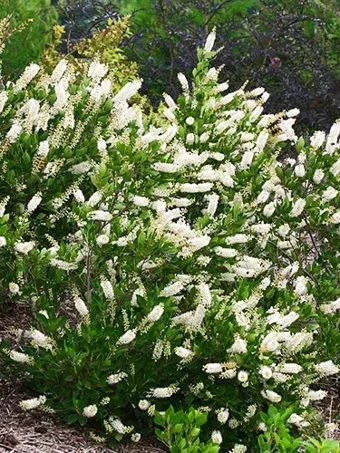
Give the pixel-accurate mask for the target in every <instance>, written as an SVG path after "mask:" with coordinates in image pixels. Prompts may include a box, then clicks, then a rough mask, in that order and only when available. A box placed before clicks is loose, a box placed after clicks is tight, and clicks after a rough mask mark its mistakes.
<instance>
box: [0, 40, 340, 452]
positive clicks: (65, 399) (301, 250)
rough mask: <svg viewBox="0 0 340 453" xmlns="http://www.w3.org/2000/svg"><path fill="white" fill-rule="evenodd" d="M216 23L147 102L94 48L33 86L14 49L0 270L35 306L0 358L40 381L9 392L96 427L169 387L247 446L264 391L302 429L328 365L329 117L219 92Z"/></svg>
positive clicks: (134, 420)
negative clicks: (306, 126) (164, 91)
mask: <svg viewBox="0 0 340 453" xmlns="http://www.w3.org/2000/svg"><path fill="white" fill-rule="evenodd" d="M214 40H215V34H214V33H212V34H210V35H209V37H208V40H207V42H206V45H205V48H204V49H199V50H198V65H197V67H196V68H195V69H194V71H193V83H192V84H189V82H188V80H187V79H186V78H185V76H184V75H182V74H179V81H180V83H181V86H182V89H183V94H182V95H181V96H180V97H179V98H178V100H177V102H175V101H174V100H173V99H172V98H171V97H170V96H168V95H164V100H165V104H164V106H162V107H161V109H160V112H159V113H158V114H157V115H154V116H150V115H149V116H147V115H146V114H144V113H143V111H142V109H141V108H140V106H139V105H138V104H131V102H130V100H131V98H132V97H133V96H134V95H135V94H136V92H137V90H138V89H139V87H140V85H141V82H140V81H138V80H136V81H134V82H130V83H129V84H127V85H125V86H124V87H123V88H122V89H121V90H120V91H118V92H111V84H110V83H109V81H108V80H106V79H103V78H104V77H105V73H106V67H105V66H103V65H100V63H93V64H92V65H91V66H90V69H89V72H88V77H87V78H85V79H84V80H81V81H79V83H78V85H77V87H76V88H74V87H73V85H72V80H73V74H72V73H68V72H67V69H66V67H65V63H60V65H58V68H57V69H56V70H55V72H54V73H53V74H52V76H51V77H48V76H46V75H43V76H42V77H41V78H40V79H39V81H38V82H37V83H35V84H34V83H33V85H31V84H30V81H31V79H32V78H33V77H34V76H35V75H36V72H37V71H38V68H37V67H35V66H31V67H29V68H28V69H27V70H26V71H25V73H24V75H23V76H22V77H21V78H20V79H19V80H18V81H17V82H16V83H15V84H13V85H11V86H9V87H8V89H7V91H4V92H2V93H1V96H2V98H1V99H2V106H3V108H2V116H1V130H2V137H3V138H2V143H1V149H2V162H1V168H2V181H1V185H2V187H1V192H2V193H3V194H8V196H7V197H6V195H5V198H4V199H3V201H2V205H1V206H2V211H1V214H2V224H1V231H0V235H1V244H2V248H1V254H2V257H3V260H2V264H1V266H2V269H1V272H2V275H1V277H2V284H3V285H4V289H6V290H7V291H9V292H10V293H11V297H12V298H13V299H18V300H20V301H27V303H29V304H30V305H31V306H32V307H33V312H34V317H33V318H32V329H31V330H30V331H24V332H20V335H19V339H18V345H16V347H15V348H14V347H12V346H11V345H9V344H7V343H6V344H3V348H2V350H3V360H4V361H6V363H7V365H6V366H8V367H10V368H11V367H12V365H13V364H15V363H16V362H19V363H18V364H17V368H18V369H19V370H22V372H25V373H26V376H28V381H29V383H30V385H31V386H32V388H34V389H36V390H37V391H38V392H39V394H40V395H41V396H40V397H39V398H36V399H34V400H29V401H26V402H23V403H22V406H23V407H24V408H26V409H30V408H40V409H42V410H50V411H51V410H54V411H56V412H57V413H59V414H61V415H62V416H64V417H65V419H66V420H67V421H68V423H74V422H79V423H81V424H85V423H88V422H91V421H94V420H96V421H98V422H100V425H101V426H102V430H103V437H102V439H109V440H110V441H112V440H113V439H117V440H120V439H121V438H123V437H124V436H126V435H131V436H133V439H134V440H136V439H138V438H139V436H138V434H139V433H140V431H141V430H142V429H144V428H145V427H147V426H150V425H151V423H152V415H153V414H154V413H155V410H157V411H163V410H165V409H167V407H168V406H169V404H170V403H171V404H172V405H173V406H174V407H175V408H176V409H177V408H179V409H183V410H186V409H188V408H189V407H191V406H193V407H194V408H196V409H197V410H199V411H200V412H204V413H207V414H208V417H207V418H208V422H207V426H208V427H209V429H210V433H209V436H208V437H209V438H210V437H211V432H212V431H214V435H213V436H212V441H214V439H215V440H216V444H218V445H219V444H220V443H221V444H222V445H223V447H225V448H230V449H231V451H233V452H234V453H236V452H241V451H242V452H244V451H246V449H247V447H248V448H249V449H250V450H248V451H256V448H257V447H256V446H257V440H256V439H255V438H254V432H256V431H257V430H258V429H261V425H259V422H260V418H259V413H260V411H261V410H262V409H263V408H265V407H266V406H267V405H268V404H270V403H275V404H279V405H281V406H282V407H285V406H288V405H289V406H292V405H293V407H294V408H295V415H296V417H295V418H294V419H293V420H291V422H292V423H294V424H295V425H296V427H297V428H298V429H301V428H303V429H307V430H308V426H309V424H310V420H309V417H310V415H309V412H310V411H309V406H310V404H311V403H312V402H313V401H316V400H320V399H322V398H324V397H325V395H326V392H324V391H321V390H317V387H315V385H316V384H317V382H318V381H319V380H320V379H322V378H323V377H326V376H330V375H333V374H336V373H338V372H339V368H338V366H337V365H336V364H335V363H334V362H333V360H335V359H336V354H337V353H338V350H339V317H338V310H339V308H340V299H339V292H340V291H339V272H338V266H339V264H338V245H339V227H338V225H339V223H340V212H339V207H338V206H339V193H338V190H337V187H338V181H339V174H340V156H339V149H340V146H339V143H338V139H339V135H340V123H335V124H334V126H332V128H331V130H330V132H329V134H325V133H324V132H320V131H317V132H316V133H315V134H314V135H313V137H312V139H311V140H310V141H308V143H307V142H305V141H304V140H303V138H298V137H297V136H296V134H295V132H294V129H293V125H294V122H295V117H296V116H297V115H298V111H297V110H296V109H294V110H290V111H288V112H282V113H279V114H276V115H264V114H263V113H262V112H263V104H264V103H265V102H266V100H267V98H268V96H269V95H268V94H267V93H266V92H265V90H264V89H263V88H259V89H255V90H252V91H246V87H245V86H243V87H242V88H240V89H239V90H237V91H234V92H229V93H227V94H226V93H225V92H226V90H227V89H228V84H227V83H218V73H219V70H216V69H215V68H213V67H210V61H211V60H212V59H213V58H214V57H215V55H216V52H214V51H213V45H214ZM68 85H69V86H70V88H69V90H68V89H67V86H68ZM286 150H288V151H289V155H290V156H291V155H292V152H293V151H292V150H294V155H295V158H292V157H289V158H284V154H285V151H286ZM6 285H7V286H6ZM7 288H8V289H7ZM10 364H12V365H10ZM312 385H313V386H312ZM96 438H98V437H96ZM217 440H218V441H217Z"/></svg>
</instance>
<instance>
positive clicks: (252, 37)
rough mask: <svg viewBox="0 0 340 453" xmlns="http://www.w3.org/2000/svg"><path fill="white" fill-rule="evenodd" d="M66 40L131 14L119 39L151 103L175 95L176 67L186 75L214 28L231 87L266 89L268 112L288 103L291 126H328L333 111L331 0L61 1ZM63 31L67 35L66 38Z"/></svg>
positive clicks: (335, 21)
mask: <svg viewBox="0 0 340 453" xmlns="http://www.w3.org/2000/svg"><path fill="white" fill-rule="evenodd" d="M63 5H64V11H65V12H66V11H67V13H65V14H64V17H67V19H65V21H66V22H67V29H68V30H69V32H68V34H67V36H68V38H67V40H69V39H70V40H71V42H73V41H77V40H78V39H79V38H80V37H83V36H86V37H87V36H89V35H91V33H92V30H96V29H98V27H101V26H104V25H105V21H104V19H103V18H104V17H116V15H117V13H119V14H127V13H131V14H132V18H131V23H132V31H133V36H132V37H131V38H130V39H129V40H128V41H127V42H126V51H127V52H128V55H129V57H130V59H132V60H134V61H136V62H137V63H138V65H139V67H140V74H141V76H142V78H143V79H144V89H145V92H147V93H148V95H149V96H151V97H152V100H153V102H154V103H155V104H157V103H158V97H159V96H160V95H161V94H162V93H163V92H164V91H167V92H168V93H169V94H171V95H173V96H177V95H178V93H179V90H180V86H179V84H178V82H177V79H176V74H177V73H178V72H183V73H184V74H186V76H188V75H189V74H190V72H191V68H192V67H193V66H194V65H195V49H196V47H197V46H200V45H202V44H203V42H204V40H205V38H206V36H207V34H208V33H209V31H210V30H211V29H212V28H213V27H214V26H216V27H217V29H218V43H217V45H218V46H223V50H222V51H221V53H220V55H219V57H218V60H217V62H218V64H221V65H224V68H223V70H222V76H223V78H224V79H229V81H230V85H231V87H232V89H237V88H238V87H239V86H240V85H242V83H244V82H245V81H246V80H249V81H250V85H249V86H250V87H253V88H255V87H256V86H265V87H266V88H267V89H268V90H269V91H270V93H271V97H270V99H269V101H268V104H267V106H268V111H274V112H278V111H280V110H281V109H282V108H292V106H296V107H298V108H299V109H300V111H301V115H300V117H299V122H298V125H300V126H301V127H311V128H314V129H315V128H322V129H324V128H329V127H330V126H331V125H332V124H333V122H334V121H335V120H336V119H337V118H338V116H339V108H338V106H339V98H338V94H337V93H338V92H339V86H340V85H339V82H340V79H339V70H338V66H339V36H340V35H339V30H340V25H339V17H338V15H336V12H337V4H336V2H334V1H333V0H325V1H322V2H321V1H318V2H315V1H313V0H300V1H298V2H297V1H295V0H284V1H282V0H280V1H278V0H247V1H245V0H242V1H240V0H230V1H228V2H218V1H216V0H205V1H198V0H189V1H188V0H185V1H182V0H175V1H173V0H171V1H168V0H162V1H160V0H159V1H158V0H154V1H153V0H143V1H138V2H136V1H133V0H132V1H128V2H120V1H118V0H117V1H113V0H110V1H99V2H98V1H89V0H86V1H85V0H83V1H82V2H72V1H65V2H63ZM69 36H71V38H69Z"/></svg>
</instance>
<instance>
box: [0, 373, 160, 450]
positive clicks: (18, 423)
mask: <svg viewBox="0 0 340 453" xmlns="http://www.w3.org/2000/svg"><path fill="white" fill-rule="evenodd" d="M33 396H34V395H31V394H29V393H28V392H27V390H25V389H24V388H23V387H22V385H21V383H20V381H14V380H13V381H11V382H10V381H8V380H7V381H6V380H0V453H9V452H11V453H39V452H41V453H164V452H165V450H164V449H162V448H161V447H159V446H158V445H157V444H156V442H155V441H154V440H153V439H151V440H146V441H141V442H138V443H136V444H133V443H132V444H129V445H125V446H119V448H117V450H112V449H110V448H107V447H105V445H103V444H100V443H97V442H94V441H93V440H92V439H91V437H90V435H89V433H90V429H89V428H87V427H83V428H81V427H78V426H68V425H66V424H65V423H63V422H62V420H60V419H59V418H58V417H56V416H52V415H49V414H45V413H41V412H38V411H30V412H25V411H23V410H22V409H21V408H20V407H19V402H20V401H21V400H23V399H28V398H31V397H33Z"/></svg>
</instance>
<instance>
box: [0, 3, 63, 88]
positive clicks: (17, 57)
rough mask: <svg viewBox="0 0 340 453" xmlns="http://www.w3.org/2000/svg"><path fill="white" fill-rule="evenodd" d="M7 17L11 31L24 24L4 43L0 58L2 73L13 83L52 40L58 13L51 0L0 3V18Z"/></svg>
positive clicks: (35, 60) (37, 58) (38, 58)
mask: <svg viewBox="0 0 340 453" xmlns="http://www.w3.org/2000/svg"><path fill="white" fill-rule="evenodd" d="M8 15H11V18H10V24H11V27H12V28H18V27H20V26H22V25H23V24H25V27H23V30H22V31H21V32H20V33H14V34H13V36H11V38H10V39H9V40H8V42H7V44H6V48H5V50H4V52H3V54H2V56H1V59H2V73H3V75H4V77H5V78H10V79H11V80H13V79H14V78H15V77H17V76H18V75H19V74H20V73H21V72H22V71H23V70H24V68H25V67H26V66H27V65H28V64H29V63H31V62H38V61H39V60H40V58H41V57H42V54H43V51H44V49H45V46H46V45H47V44H48V43H49V42H50V40H51V39H52V26H53V25H55V24H56V23H57V22H58V13H57V11H56V9H55V8H54V7H53V6H52V5H51V0H30V1H25V0H1V2H0V19H1V18H5V17H7V16H8Z"/></svg>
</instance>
